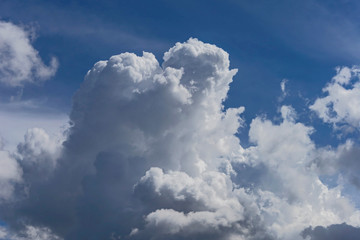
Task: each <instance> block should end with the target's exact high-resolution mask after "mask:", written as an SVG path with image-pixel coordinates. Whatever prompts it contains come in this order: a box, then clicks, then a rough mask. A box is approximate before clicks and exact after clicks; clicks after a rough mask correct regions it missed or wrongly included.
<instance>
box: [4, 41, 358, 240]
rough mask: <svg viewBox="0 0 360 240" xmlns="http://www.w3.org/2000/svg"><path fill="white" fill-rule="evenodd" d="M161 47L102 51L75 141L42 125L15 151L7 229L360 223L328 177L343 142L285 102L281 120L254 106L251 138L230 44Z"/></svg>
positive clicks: (214, 231) (180, 235) (118, 231)
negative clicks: (320, 139) (318, 136)
mask: <svg viewBox="0 0 360 240" xmlns="http://www.w3.org/2000/svg"><path fill="white" fill-rule="evenodd" d="M163 59H164V61H163V63H162V65H160V64H159V62H158V61H157V60H156V58H155V56H154V55H153V54H151V53H147V52H144V53H143V54H142V56H137V55H135V54H132V53H123V54H120V55H115V56H112V57H111V58H110V59H109V60H107V61H100V62H98V63H96V64H95V65H94V67H93V68H92V69H91V70H90V71H89V72H88V73H87V74H86V76H85V80H84V82H83V84H82V86H81V88H80V89H79V91H78V92H77V93H76V94H75V96H74V99H73V107H72V111H71V114H70V121H71V127H70V128H69V130H68V132H67V134H66V136H65V140H64V142H62V140H61V139H60V140H59V139H54V138H52V137H50V136H49V135H48V134H47V133H46V132H45V131H43V130H41V129H38V128H35V129H31V130H29V131H28V132H27V133H26V135H25V138H24V141H23V142H22V143H20V144H19V145H18V147H17V150H16V151H15V152H14V153H9V152H6V151H4V156H5V157H3V158H2V159H1V160H0V161H2V162H3V164H7V165H11V164H12V165H11V166H13V167H12V169H13V170H12V171H5V172H4V174H3V175H4V177H3V178H4V184H6V186H8V189H9V191H6V192H5V191H4V193H1V194H3V195H4V196H5V197H6V201H4V202H3V203H2V204H1V205H0V213H1V214H0V219H2V220H3V221H5V223H6V224H7V225H6V227H4V228H2V229H0V238H1V237H2V238H8V239H23V238H25V239H32V238H31V236H32V235H31V234H33V233H34V232H38V235H40V236H43V237H40V239H61V238H64V239H70V240H72V239H94V240H95V239H136V240H147V239H154V240H156V239H159V240H165V239H166V240H172V239H173V240H177V239H190V240H191V239H193V240H198V239H217V240H243V239H244V240H245V239H247V240H252V239H253V240H261V239H264V240H265V239H267V240H268V239H284V240H296V239H302V238H303V236H310V237H311V236H313V233H312V229H311V228H310V230H309V228H308V227H309V226H313V227H315V226H325V227H326V226H329V225H332V224H339V223H343V222H346V223H347V224H349V225H353V226H359V225H360V211H359V210H358V209H357V208H356V207H355V206H354V204H353V203H352V202H351V201H350V200H349V199H348V198H346V197H345V196H344V195H343V194H342V188H341V186H336V187H333V188H329V187H328V186H327V185H326V184H325V183H323V182H322V181H321V179H320V177H319V176H320V175H321V174H324V173H325V172H326V171H328V172H329V173H330V172H331V171H334V168H336V167H334V166H337V165H336V164H338V162H339V160H338V158H339V156H344V157H341V159H342V160H343V159H347V157H346V156H345V155H343V153H342V152H344V151H343V150H344V149H345V147H341V146H339V147H338V148H337V149H330V148H329V149H326V148H325V149H324V148H317V147H316V144H315V143H314V142H313V141H312V140H311V137H310V136H311V134H312V133H313V131H314V129H313V127H311V126H306V125H305V124H303V123H300V122H297V121H296V115H297V114H296V112H295V110H294V109H293V107H291V106H282V107H281V117H282V121H281V122H280V123H274V122H273V121H271V120H270V119H267V118H265V117H257V118H255V119H253V121H252V123H251V125H250V131H249V140H250V141H251V143H252V146H251V147H249V148H243V147H242V146H241V144H240V140H239V139H238V138H237V136H236V134H237V132H238V129H239V128H241V127H242V123H243V120H242V119H241V117H240V115H241V113H242V112H243V111H244V110H245V108H244V107H239V108H229V109H224V106H223V101H224V100H225V99H226V97H227V93H228V90H229V84H230V83H231V81H232V78H233V76H234V75H235V74H236V71H237V70H236V69H233V70H231V69H230V62H229V56H228V54H227V53H226V52H225V51H223V50H222V49H220V48H218V47H216V46H214V45H210V44H205V43H203V42H201V41H199V40H197V39H189V40H188V41H187V42H185V43H177V44H176V45H175V46H174V47H172V48H171V49H170V50H169V51H168V52H166V53H165V54H164V58H163ZM336 81H337V80H336ZM339 82H342V80H339ZM283 92H285V85H284V87H283ZM344 146H345V145H344ZM347 146H348V147H347V149H348V150H349V151H350V150H351V149H354V147H353V145H351V144H348V145H347ZM321 159H328V161H327V163H328V164H329V165H330V166H329V167H328V168H326V169H325V168H323V167H321V166H323V165H324V162H323V161H321ZM349 161H350V160H349ZM7 169H11V168H10V167H9V168H7ZM1 174H2V173H1V172H0V177H1V176H2V175H1ZM0 181H2V180H0ZM4 189H5V188H4ZM10 196H11V198H10ZM5 197H4V198H5ZM9 199H10V200H9ZM11 199H15V201H11ZM304 229H305V230H304ZM301 233H302V235H301ZM1 234H2V235H1ZM304 234H307V235H304ZM314 236H315V235H314ZM21 237H22V238H21Z"/></svg>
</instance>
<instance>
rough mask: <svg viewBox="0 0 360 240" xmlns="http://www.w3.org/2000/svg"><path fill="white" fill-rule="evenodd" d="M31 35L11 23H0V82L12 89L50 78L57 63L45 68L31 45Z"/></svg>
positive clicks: (53, 61) (53, 60) (53, 59)
mask: <svg viewBox="0 0 360 240" xmlns="http://www.w3.org/2000/svg"><path fill="white" fill-rule="evenodd" d="M31 35H32V33H31V31H29V30H26V29H24V28H23V27H20V26H17V25H15V24H13V23H11V22H4V21H0V82H1V83H3V84H5V85H9V86H12V87H16V86H23V85H24V84H25V83H38V82H41V81H45V80H48V79H49V78H50V77H52V76H53V75H54V74H55V72H56V70H57V68H58V61H57V59H56V58H52V59H51V62H50V66H46V65H45V64H44V63H43V62H42V60H41V58H40V56H39V53H38V51H37V50H35V49H34V48H33V46H32V45H31V40H32V36H31Z"/></svg>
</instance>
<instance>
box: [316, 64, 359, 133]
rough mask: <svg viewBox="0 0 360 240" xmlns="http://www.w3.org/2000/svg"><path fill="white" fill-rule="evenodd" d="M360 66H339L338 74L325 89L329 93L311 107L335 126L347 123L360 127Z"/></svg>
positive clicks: (325, 120) (324, 119)
mask: <svg viewBox="0 0 360 240" xmlns="http://www.w3.org/2000/svg"><path fill="white" fill-rule="evenodd" d="M359 74H360V68H359V67H358V66H354V67H352V68H348V67H342V68H337V74H336V76H334V77H333V79H332V81H331V82H330V83H328V84H327V86H326V87H325V88H324V89H323V92H325V93H326V94H327V95H326V96H325V97H321V98H317V99H316V101H315V102H314V104H313V105H311V106H310V109H311V110H313V111H315V112H316V113H317V114H318V116H319V117H320V118H321V119H322V120H323V121H324V122H327V123H331V124H333V126H334V127H335V128H336V127H340V126H341V125H342V124H347V125H349V126H351V127H354V128H360V108H359V107H358V106H360V81H359V76H360V75H359Z"/></svg>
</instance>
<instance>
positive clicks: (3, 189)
mask: <svg viewBox="0 0 360 240" xmlns="http://www.w3.org/2000/svg"><path fill="white" fill-rule="evenodd" d="M21 180H22V170H21V168H20V166H19V164H18V163H17V161H16V159H15V158H14V157H13V156H11V155H10V153H9V152H7V151H4V150H3V149H0V202H1V201H7V200H9V199H10V198H12V195H13V192H14V184H15V183H17V182H20V181H21Z"/></svg>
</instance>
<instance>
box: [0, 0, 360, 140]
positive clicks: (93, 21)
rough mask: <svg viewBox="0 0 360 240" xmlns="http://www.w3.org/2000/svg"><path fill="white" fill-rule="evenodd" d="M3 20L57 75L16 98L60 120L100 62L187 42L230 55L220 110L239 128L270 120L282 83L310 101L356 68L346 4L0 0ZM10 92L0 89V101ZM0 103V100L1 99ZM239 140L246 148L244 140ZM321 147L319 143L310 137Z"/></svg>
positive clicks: (353, 29)
mask: <svg viewBox="0 0 360 240" xmlns="http://www.w3.org/2000/svg"><path fill="white" fill-rule="evenodd" d="M1 5H2V7H1V10H0V14H1V17H2V19H3V20H8V21H11V22H14V23H17V24H23V25H27V26H29V25H30V26H34V28H35V29H36V34H37V39H36V40H35V42H34V47H35V49H37V50H38V51H39V53H40V55H41V56H42V58H43V59H44V61H45V62H48V60H49V58H50V57H51V56H56V57H57V58H58V60H59V62H60V67H59V69H58V72H57V74H56V75H55V77H54V78H52V80H51V81H47V82H46V83H45V84H44V85H42V86H41V87H39V86H27V87H26V88H25V89H24V93H23V97H22V99H23V100H25V99H33V98H37V99H42V100H41V101H42V102H43V104H44V105H46V106H49V107H50V108H54V109H57V110H59V111H61V112H64V113H68V112H69V111H70V107H71V96H72V95H73V93H74V92H75V91H76V90H77V89H78V87H79V86H80V84H81V82H82V80H83V77H84V75H85V73H86V72H87V70H88V69H89V68H90V67H91V66H92V65H93V64H94V62H96V61H97V60H99V59H107V58H108V57H109V56H111V55H114V54H117V53H121V52H127V51H128V52H135V53H138V54H139V53H141V52H142V51H149V52H152V53H154V54H155V55H156V57H157V58H158V59H159V61H161V58H162V53H163V52H164V51H165V50H166V49H168V48H169V47H170V46H172V45H173V44H174V43H175V42H178V41H180V42H181V41H185V40H186V39H188V38H189V37H196V38H198V39H200V40H202V41H205V42H210V43H213V44H216V45H217V46H220V47H221V48H223V49H225V50H226V51H227V52H229V53H230V60H231V66H232V67H234V68H238V69H239V73H238V74H237V75H236V76H235V78H234V82H233V83H232V86H231V91H230V93H229V96H228V100H227V101H226V106H239V105H244V106H246V112H245V116H246V120H247V121H250V120H251V119H252V118H253V117H254V116H256V115H257V114H267V115H270V116H273V115H274V114H275V113H276V110H277V107H278V106H277V105H278V103H277V98H278V96H279V95H280V94H281V91H280V87H279V84H280V82H281V80H282V79H284V78H286V79H288V80H289V81H288V90H289V91H290V92H291V94H290V96H289V97H288V98H287V99H286V102H289V103H292V104H294V103H295V104H300V106H301V107H304V101H303V99H301V98H299V97H298V95H299V93H301V95H302V96H303V98H306V99H309V101H310V102H311V101H313V100H314V98H315V97H316V96H318V95H319V94H321V89H322V87H323V86H324V85H325V83H326V82H327V81H329V79H331V77H332V76H333V75H334V72H335V71H334V68H335V67H336V66H347V65H354V64H357V62H358V56H359V54H358V53H357V51H358V50H357V48H358V42H359V41H358V40H359V31H358V27H357V18H358V16H357V14H356V12H357V10H356V9H358V4H357V3H356V2H354V1H341V2H339V1H327V2H326V3H324V2H318V1H302V2H301V3H299V2H295V1H276V2H269V1H260V2H256V3H252V2H249V1H196V2H194V1H183V2H181V3H179V2H176V1H151V2H145V1H101V2H100V1H51V2H48V1H27V2H23V1H6V0H5V1H4V0H3V1H2V3H1ZM14 91H15V90H10V89H5V90H4V89H2V92H4V93H3V94H2V95H3V96H6V97H8V95H7V94H8V93H9V92H11V93H10V94H14ZM6 97H5V98H6ZM244 141H245V140H244ZM319 141H321V138H319Z"/></svg>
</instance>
